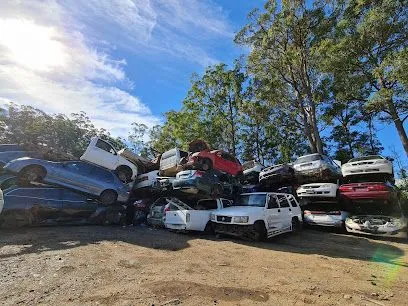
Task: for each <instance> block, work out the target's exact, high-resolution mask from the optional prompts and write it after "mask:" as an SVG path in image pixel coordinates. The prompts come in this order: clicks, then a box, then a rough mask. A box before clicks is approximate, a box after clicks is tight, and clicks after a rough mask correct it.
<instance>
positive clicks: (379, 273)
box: [0, 226, 408, 305]
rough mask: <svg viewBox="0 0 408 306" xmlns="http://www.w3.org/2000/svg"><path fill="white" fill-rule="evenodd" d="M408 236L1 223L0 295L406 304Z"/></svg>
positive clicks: (12, 298)
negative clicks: (244, 236)
mask: <svg viewBox="0 0 408 306" xmlns="http://www.w3.org/2000/svg"><path fill="white" fill-rule="evenodd" d="M407 254H408V244H406V242H404V241H387V240H379V239H376V240H373V239H368V238H366V237H358V236H348V235H341V234H336V233H332V232H329V231H317V230H304V231H303V232H301V233H299V234H297V235H285V236H280V237H277V238H274V239H272V240H270V241H268V242H263V243H255V242H247V241H242V240H238V239H229V238H222V239H216V238H214V237H206V236H203V235H198V234H188V235H187V234H177V233H171V232H167V231H165V230H160V229H151V228H147V227H126V228H122V227H109V226H105V227H102V226H80V227H48V228H44V227H43V228H27V229H19V230H7V231H6V230H1V231H0V304H4V305H20V304H28V305H32V304H53V305H56V304H57V305H58V304H59V305H79V304H80V305H98V304H99V305H177V304H182V305H253V304H268V305H304V304H315V305H340V304H346V305H408V255H407Z"/></svg>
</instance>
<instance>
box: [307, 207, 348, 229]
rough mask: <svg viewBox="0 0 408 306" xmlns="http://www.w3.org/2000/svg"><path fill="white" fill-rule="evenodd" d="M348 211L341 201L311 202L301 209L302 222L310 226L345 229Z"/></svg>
mask: <svg viewBox="0 0 408 306" xmlns="http://www.w3.org/2000/svg"><path fill="white" fill-rule="evenodd" d="M348 216H349V212H348V211H347V209H346V208H345V207H344V205H343V204H342V203H341V202H335V203H326V202H313V203H310V204H308V205H307V206H306V207H305V208H304V211H303V222H304V223H305V224H306V225H310V226H325V227H334V228H337V229H338V230H339V231H345V222H346V219H347V217H348Z"/></svg>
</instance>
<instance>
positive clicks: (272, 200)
mask: <svg viewBox="0 0 408 306" xmlns="http://www.w3.org/2000/svg"><path fill="white" fill-rule="evenodd" d="M210 217H211V222H212V224H213V230H214V232H215V233H216V234H227V235H231V236H238V237H241V238H247V239H252V240H257V241H260V240H265V239H267V238H270V237H273V236H276V235H279V234H283V233H286V232H296V231H298V230H299V229H301V227H302V211H301V209H300V207H299V203H298V202H297V200H296V199H295V197H294V196H293V195H290V194H283V193H270V192H257V193H246V194H241V195H239V196H238V197H237V198H236V199H235V200H234V201H233V202H232V204H231V206H230V207H227V208H223V209H219V210H216V211H214V212H213V213H212V214H211V216H210Z"/></svg>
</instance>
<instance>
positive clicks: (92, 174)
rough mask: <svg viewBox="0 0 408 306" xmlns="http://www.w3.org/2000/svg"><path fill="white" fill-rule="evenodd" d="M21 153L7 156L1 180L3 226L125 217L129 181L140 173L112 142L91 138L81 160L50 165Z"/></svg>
mask: <svg viewBox="0 0 408 306" xmlns="http://www.w3.org/2000/svg"><path fill="white" fill-rule="evenodd" d="M11 146H12V145H8V146H3V147H7V148H10V147H11ZM13 146H14V145H13ZM15 147H17V146H15ZM11 152H12V151H11V150H8V151H7V154H9V155H10V154H11ZM18 152H19V153H18V154H15V156H14V158H10V157H8V160H7V163H6V164H5V165H4V167H3V169H2V171H3V174H2V176H1V177H0V187H1V189H2V191H3V200H4V205H3V209H2V212H1V214H0V226H1V225H3V226H8V225H14V226H20V225H41V224H54V223H57V224H60V223H78V222H80V223H95V222H97V223H103V222H107V221H108V222H120V219H121V216H124V207H123V206H122V205H121V204H125V203H126V202H127V201H128V199H129V194H130V187H129V185H128V184H127V181H128V180H129V179H131V178H132V177H135V176H136V175H137V167H136V166H134V164H132V163H131V162H129V161H128V160H127V159H125V158H124V157H123V156H122V155H121V154H120V152H116V150H115V149H114V148H113V146H112V145H110V144H109V143H108V142H106V141H104V140H102V139H99V138H97V137H95V138H93V139H91V142H90V144H89V146H88V148H87V150H86V152H85V153H84V155H83V156H82V157H81V160H79V161H78V160H76V161H61V162H55V161H48V160H44V159H40V158H33V157H38V156H35V155H34V154H33V153H32V152H27V154H25V153H24V152H22V151H21V150H20V151H18ZM0 155H1V153H0ZM3 155H4V154H3ZM31 156H32V157H31ZM117 203H118V204H119V205H115V204H117Z"/></svg>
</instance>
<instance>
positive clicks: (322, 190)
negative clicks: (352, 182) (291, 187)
mask: <svg viewBox="0 0 408 306" xmlns="http://www.w3.org/2000/svg"><path fill="white" fill-rule="evenodd" d="M338 188H339V186H338V185H337V184H334V183H310V184H304V185H301V186H300V187H299V188H298V189H297V190H296V194H297V196H298V198H299V200H300V202H301V203H302V202H305V203H309V202H313V201H320V202H322V201H327V202H337V201H338V198H339V193H338Z"/></svg>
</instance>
